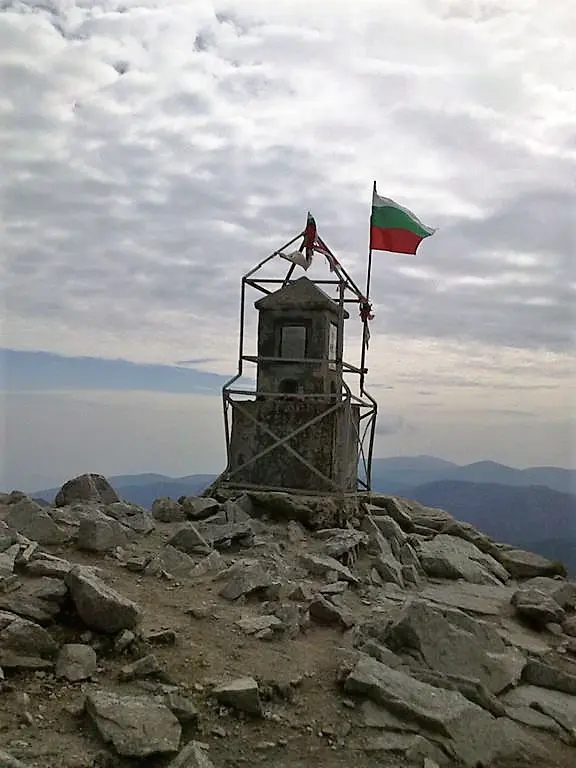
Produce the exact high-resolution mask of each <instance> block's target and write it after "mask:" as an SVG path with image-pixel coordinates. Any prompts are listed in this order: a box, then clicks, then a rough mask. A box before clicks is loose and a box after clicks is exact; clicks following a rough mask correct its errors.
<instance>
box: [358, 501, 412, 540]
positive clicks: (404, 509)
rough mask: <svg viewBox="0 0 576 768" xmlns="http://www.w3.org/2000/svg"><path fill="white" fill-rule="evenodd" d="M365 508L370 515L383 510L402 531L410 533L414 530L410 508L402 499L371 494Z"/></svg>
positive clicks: (378, 513) (379, 513) (380, 512)
mask: <svg viewBox="0 0 576 768" xmlns="http://www.w3.org/2000/svg"><path fill="white" fill-rule="evenodd" d="M366 510H367V511H368V512H369V514H371V515H381V514H382V512H383V511H384V512H385V513H386V514H387V515H388V516H389V517H391V518H392V519H393V520H395V521H396V522H397V523H398V525H399V526H400V527H401V528H402V530H403V531H406V532H408V533H410V532H411V531H413V530H414V523H413V522H412V518H411V515H410V512H411V510H410V507H409V506H408V504H406V502H405V500H404V499H400V498H397V497H396V496H385V495H383V494H378V493H375V494H371V495H370V497H369V502H368V504H367V505H366Z"/></svg>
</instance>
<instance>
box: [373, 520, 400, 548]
mask: <svg viewBox="0 0 576 768" xmlns="http://www.w3.org/2000/svg"><path fill="white" fill-rule="evenodd" d="M372 520H373V521H374V524H375V525H376V527H377V528H378V530H379V531H380V533H381V534H382V535H383V536H384V538H385V539H388V541H393V542H394V541H395V542H396V543H397V544H398V545H399V546H401V545H402V544H404V543H405V542H406V534H405V533H404V531H403V530H402V528H401V527H400V525H399V524H398V523H397V522H396V520H394V519H393V518H392V517H390V516H389V515H372Z"/></svg>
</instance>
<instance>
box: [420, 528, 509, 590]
mask: <svg viewBox="0 0 576 768" xmlns="http://www.w3.org/2000/svg"><path fill="white" fill-rule="evenodd" d="M419 554H420V562H421V563H422V567H423V568H424V570H425V571H426V573H427V574H428V576H434V577H437V578H442V579H464V580H465V581H469V582H472V583H475V584H500V583H502V582H506V581H508V579H509V576H508V573H507V572H506V570H505V569H504V568H503V567H502V566H501V565H500V563H498V562H497V561H496V560H495V559H494V558H493V557H491V556H490V555H487V554H485V553H484V552H481V551H480V550H479V549H478V547H476V546H475V545H474V544H472V543H470V542H469V541H465V540H464V539H459V538H457V537H455V536H446V535H444V534H439V535H438V536H435V537H434V538H433V539H432V540H431V541H424V542H422V543H421V544H420V553H419Z"/></svg>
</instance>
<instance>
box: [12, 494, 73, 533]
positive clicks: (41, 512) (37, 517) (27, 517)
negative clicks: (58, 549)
mask: <svg viewBox="0 0 576 768" xmlns="http://www.w3.org/2000/svg"><path fill="white" fill-rule="evenodd" d="M4 520H5V522H6V523H7V524H8V525H9V526H10V527H11V528H14V530H16V531H18V532H19V533H21V534H23V535H24V536H26V537H27V538H28V539H32V540H34V541H37V542H38V543H39V544H61V543H62V542H63V541H65V539H66V534H65V533H64V532H63V531H62V530H60V528H59V527H58V526H57V525H56V523H55V522H54V520H52V518H51V517H50V515H49V514H48V512H47V511H46V510H45V509H43V508H42V507H41V506H40V504H37V503H36V502H35V501H32V499H28V498H24V499H22V501H18V502H16V503H15V504H10V506H9V507H8V508H7V513H6V514H5V516H4Z"/></svg>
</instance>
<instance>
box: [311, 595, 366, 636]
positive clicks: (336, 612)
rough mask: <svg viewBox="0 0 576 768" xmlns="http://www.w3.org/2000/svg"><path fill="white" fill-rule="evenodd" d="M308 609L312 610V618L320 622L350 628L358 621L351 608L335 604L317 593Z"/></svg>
mask: <svg viewBox="0 0 576 768" xmlns="http://www.w3.org/2000/svg"><path fill="white" fill-rule="evenodd" d="M308 610H309V611H310V618H311V619H313V620H314V621H315V622H317V623H318V624H326V625H328V626H337V627H341V628H342V629H350V627H353V626H354V624H355V623H356V619H355V618H354V616H353V615H352V613H351V612H350V611H349V610H347V609H346V608H342V607H340V606H338V605H335V604H334V603H333V602H332V601H330V600H327V599H326V598H325V597H323V596H322V595H316V597H315V599H314V600H312V602H311V603H310V605H309V607H308Z"/></svg>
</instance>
